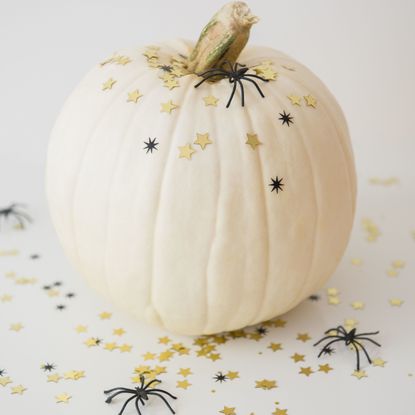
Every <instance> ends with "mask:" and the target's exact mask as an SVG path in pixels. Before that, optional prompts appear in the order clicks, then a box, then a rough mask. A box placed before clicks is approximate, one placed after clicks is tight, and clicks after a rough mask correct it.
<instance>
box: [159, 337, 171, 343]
mask: <svg viewBox="0 0 415 415" xmlns="http://www.w3.org/2000/svg"><path fill="white" fill-rule="evenodd" d="M170 342H171V339H170V337H167V336H164V337H159V343H160V344H169V343H170Z"/></svg>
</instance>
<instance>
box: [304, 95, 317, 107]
mask: <svg viewBox="0 0 415 415" xmlns="http://www.w3.org/2000/svg"><path fill="white" fill-rule="evenodd" d="M304 99H305V102H306V104H307V107H313V108H316V106H317V100H316V99H315V98H314V97H312V96H311V95H305V96H304Z"/></svg>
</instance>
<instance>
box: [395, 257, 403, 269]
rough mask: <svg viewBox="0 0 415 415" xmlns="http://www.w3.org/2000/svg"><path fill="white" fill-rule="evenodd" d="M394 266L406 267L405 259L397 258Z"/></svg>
mask: <svg viewBox="0 0 415 415" xmlns="http://www.w3.org/2000/svg"><path fill="white" fill-rule="evenodd" d="M392 266H393V267H394V268H404V267H405V261H402V260H401V259H396V260H395V261H393V262H392Z"/></svg>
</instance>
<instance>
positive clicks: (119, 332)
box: [112, 328, 125, 336]
mask: <svg viewBox="0 0 415 415" xmlns="http://www.w3.org/2000/svg"><path fill="white" fill-rule="evenodd" d="M112 334H113V335H114V336H122V335H123V334H125V330H124V329H122V328H119V329H114V330H113V331H112Z"/></svg>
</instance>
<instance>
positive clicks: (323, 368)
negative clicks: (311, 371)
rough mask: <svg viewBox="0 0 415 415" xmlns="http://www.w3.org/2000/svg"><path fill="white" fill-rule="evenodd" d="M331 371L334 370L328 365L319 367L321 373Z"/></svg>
mask: <svg viewBox="0 0 415 415" xmlns="http://www.w3.org/2000/svg"><path fill="white" fill-rule="evenodd" d="M330 370H333V368H332V367H331V366H330V365H329V364H327V363H326V364H325V365H318V371H319V372H324V373H329V372H330Z"/></svg>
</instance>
